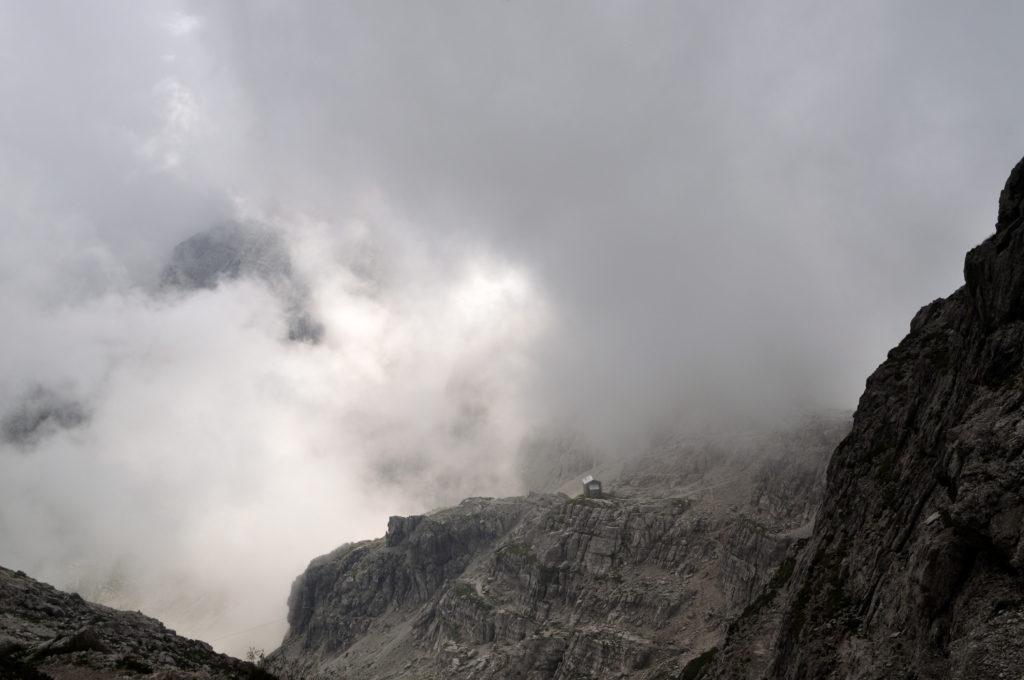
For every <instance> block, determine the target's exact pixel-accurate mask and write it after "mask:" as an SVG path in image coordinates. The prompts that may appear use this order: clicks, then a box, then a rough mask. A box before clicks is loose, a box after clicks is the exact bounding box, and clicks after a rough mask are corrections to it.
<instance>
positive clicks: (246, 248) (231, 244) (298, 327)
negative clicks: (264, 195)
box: [160, 222, 324, 343]
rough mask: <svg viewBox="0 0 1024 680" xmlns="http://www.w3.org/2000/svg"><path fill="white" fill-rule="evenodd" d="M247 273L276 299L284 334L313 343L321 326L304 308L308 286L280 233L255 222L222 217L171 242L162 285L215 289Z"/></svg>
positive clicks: (247, 276) (296, 339) (192, 288)
mask: <svg viewBox="0 0 1024 680" xmlns="http://www.w3.org/2000/svg"><path fill="white" fill-rule="evenodd" d="M239 278H251V279H254V280H256V281H260V282H262V283H264V284H265V285H267V286H268V287H269V288H270V290H271V291H273V292H274V294H275V295H277V297H278V298H279V299H280V300H281V304H282V306H283V307H284V313H285V315H286V317H287V322H288V338H289V339H290V340H294V341H298V342H309V343H317V342H319V341H320V339H321V337H322V336H323V332H324V328H323V324H321V323H320V322H319V321H318V320H317V319H316V318H315V317H314V316H313V315H312V313H311V312H310V311H309V309H308V307H309V290H308V288H307V286H306V283H305V282H304V281H303V280H302V279H301V277H300V276H299V275H298V273H297V272H296V271H295V268H294V267H293V265H292V259H291V254H290V253H289V251H288V244H287V243H286V242H285V240H284V238H282V236H281V234H279V233H278V232H276V231H274V230H272V229H270V228H269V227H265V226H262V225H259V224H251V223H238V222H226V223H224V224H219V225H217V226H214V227H212V228H210V229H207V230H206V231H202V232H200V233H198V234H195V235H193V236H191V237H189V238H187V239H185V240H184V241H182V242H181V243H179V244H178V245H176V246H175V247H174V250H173V252H172V253H171V258H170V261H169V262H168V263H167V266H166V267H164V270H163V273H162V274H161V277H160V285H161V287H162V288H163V289H164V290H175V289H176V290H185V291H192V290H201V289H210V288H216V287H217V285H218V284H219V283H221V282H222V281H229V280H234V279H239Z"/></svg>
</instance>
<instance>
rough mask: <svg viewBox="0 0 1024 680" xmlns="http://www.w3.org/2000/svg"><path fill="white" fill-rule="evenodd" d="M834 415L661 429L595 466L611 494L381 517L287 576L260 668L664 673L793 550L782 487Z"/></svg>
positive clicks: (816, 465) (705, 641) (815, 456)
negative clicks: (276, 626) (656, 439)
mask: <svg viewBox="0 0 1024 680" xmlns="http://www.w3.org/2000/svg"><path fill="white" fill-rule="evenodd" d="M846 422H847V421H846V418H845V417H843V418H838V419H837V420H836V422H835V423H834V424H833V423H831V422H829V423H827V424H822V423H817V426H815V427H811V426H809V425H808V424H806V423H804V424H802V425H801V427H800V428H798V429H797V431H798V432H799V433H800V434H799V436H798V435H797V434H795V433H785V434H777V435H772V436H767V437H760V438H750V437H744V438H742V443H741V442H738V441H731V440H730V441H727V442H719V443H709V442H707V441H705V442H702V443H700V444H691V443H682V442H673V443H669V442H662V443H660V444H659V445H658V446H657V447H655V448H654V450H653V451H652V452H651V455H650V456H646V457H643V459H641V460H638V461H636V462H635V464H634V465H633V466H630V467H629V469H627V470H625V471H623V472H622V474H621V475H619V476H614V475H613V476H609V477H606V478H607V479H609V480H614V482H613V483H612V484H611V485H610V486H609V489H608V490H609V491H611V492H612V495H611V497H609V498H604V499H585V498H580V497H576V498H569V497H567V496H566V495H564V494H531V495H529V496H525V497H518V498H508V499H469V500H467V501H464V502H463V503H462V504H461V505H459V506H458V507H455V508H450V509H447V510H442V511H440V512H436V513H431V514H428V515H423V516H413V517H392V518H391V519H390V521H389V522H388V529H387V534H386V535H385V536H384V537H383V538H381V539H377V540H375V541H366V542H362V543H356V544H352V545H347V546H343V547H342V548H339V549H338V550H336V551H334V552H333V553H331V554H329V555H325V556H323V557H320V558H317V559H316V560H314V561H313V562H312V563H311V564H310V566H309V568H308V569H307V570H306V572H305V573H304V574H303V575H302V576H300V577H299V578H298V579H297V580H296V582H295V584H294V586H293V588H292V594H291V597H290V600H289V607H290V615H289V624H290V630H289V632H288V635H287V637H286V638H285V641H284V643H283V644H282V646H281V648H280V649H279V650H277V651H276V652H274V654H272V655H271V657H270V664H271V665H270V668H271V669H272V670H274V671H275V672H277V673H279V674H280V675H282V676H284V677H291V678H312V677H324V678H352V679H355V678H380V677H394V678H441V677H446V678H447V677H452V678H471V677H472V678H494V679H497V678H530V679H537V680H539V679H541V678H557V679H562V680H568V679H570V678H617V677H626V676H628V677H635V678H648V679H651V680H653V679H655V678H673V677H677V676H678V675H679V674H680V673H682V672H683V670H684V668H685V667H686V665H687V663H689V662H691V661H693V660H694V659H696V658H698V657H700V656H701V655H702V654H703V653H704V652H706V651H707V650H709V649H710V648H712V647H714V646H716V645H718V644H720V643H721V641H722V639H723V638H724V637H725V633H726V629H727V627H728V625H729V622H730V621H731V620H732V619H733V618H735V617H736V616H738V615H739V614H740V612H742V611H743V610H744V609H745V608H747V607H748V606H749V605H750V603H751V601H752V600H753V599H754V598H756V597H757V596H758V594H759V593H760V592H761V591H762V588H763V586H764V585H765V584H766V583H767V582H768V581H769V579H770V578H771V576H772V574H773V573H774V572H775V571H776V567H777V566H778V565H779V563H780V562H782V561H783V559H784V558H785V557H786V555H787V553H788V551H789V550H791V548H792V545H793V543H794V542H795V540H796V538H795V533H798V532H795V530H799V529H803V528H805V527H806V524H807V517H806V513H805V505H806V503H807V502H808V501H807V499H806V498H804V497H803V496H800V497H799V498H794V502H793V511H792V512H785V511H784V510H783V509H782V505H783V504H784V499H783V496H784V494H785V493H786V492H787V490H790V491H792V493H794V494H810V495H813V494H814V493H816V491H815V489H816V488H817V487H816V486H815V481H814V480H817V479H819V478H822V477H823V474H822V470H823V469H824V465H825V462H826V461H827V455H828V451H830V450H831V448H833V446H834V444H835V443H836V442H837V441H838V439H839V438H840V437H841V436H842V434H844V433H845V431H846V427H847V425H846ZM808 427H810V429H811V430H812V431H813V433H812V434H810V435H809V434H807V429H808ZM795 442H798V443H795ZM756 451H760V457H759V455H758V454H757V453H755V452H756ZM780 456H785V457H786V458H788V462H787V463H785V464H783V463H781V462H780V461H779V460H778V459H777V458H778V457H780ZM670 470H683V471H684V472H683V473H680V474H679V476H678V477H672V475H670V474H669V471H670ZM634 475H635V476H634ZM648 477H651V478H658V479H659V480H660V483H659V485H657V486H656V487H652V486H649V485H648V483H647V482H646V481H645V480H646V479H647V478H648ZM666 478H671V479H669V481H667V482H666V481H665V479H666ZM661 482H664V484H662V483H661ZM652 491H653V492H652ZM765 499H773V500H771V501H770V502H769V501H766V500H765ZM812 514H813V512H812ZM705 659H706V657H705Z"/></svg>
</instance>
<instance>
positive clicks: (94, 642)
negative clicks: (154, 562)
mask: <svg viewBox="0 0 1024 680" xmlns="http://www.w3.org/2000/svg"><path fill="white" fill-rule="evenodd" d="M0 603H2V606H0V678H5V679H6V678H26V679H30V680H32V679H34V680H45V679H46V678H52V679H53V680H103V679H105V678H133V677H151V678H163V679H164V680H177V679H180V680H188V679H190V678H195V679H196V680H199V679H201V678H253V679H258V678H266V679H270V678H272V677H273V676H271V675H270V674H269V673H267V672H265V671H263V670H260V669H258V668H256V667H255V666H253V665H252V664H248V663H243V662H242V661H239V660H238V659H234V658H232V657H229V656H225V655H223V654H218V653H216V652H214V651H213V649H212V648H211V647H210V646H209V645H208V644H206V643H205V642H199V641H197V640H189V639H186V638H183V637H180V636H178V635H176V634H175V632H174V631H173V630H168V629H167V628H165V627H164V626H163V624H161V623H160V622H159V621H157V620H156V619H151V618H149V617H148V616H144V615H142V614H139V613H136V612H126V611H119V610H116V609H111V608H109V607H104V606H102V605H98V604H92V603H89V602H86V601H85V600H83V599H82V598H81V597H79V596H78V595H74V594H71V593H65V592H62V591H60V590H57V589H56V588H54V587H52V586H49V585H46V584H45V583H40V582H39V581H36V580H34V579H32V578H29V577H28V576H26V575H25V574H23V573H21V572H15V571H10V570H9V569H4V568H3V567H0Z"/></svg>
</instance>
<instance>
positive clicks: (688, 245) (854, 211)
mask: <svg viewBox="0 0 1024 680" xmlns="http://www.w3.org/2000/svg"><path fill="white" fill-rule="evenodd" d="M1022 25H1024V6H1021V5H1020V4H1019V3H1013V2H1005V3H998V2H989V3H983V4H966V3H953V2H949V3H945V2H942V3H940V2H933V1H929V2H916V3H913V2H903V3H891V2H857V3H842V4H835V3H832V4H826V3H820V2H809V1H808V2H785V3H755V2H690V3H684V2H674V3H657V2H645V3H639V2H634V3H627V2H600V3H599V2H589V1H588V2H559V3H551V2H526V1H520V0H506V1H503V2H435V3H354V2H353V3H312V2H310V3H300V2H284V1H283V0H282V1H277V2H272V1H267V0H264V1H254V2H246V3H208V2H201V3H189V2H181V3H176V2H170V3H160V2H147V3H130V2H117V3H103V2H91V3H82V2H72V1H68V2H27V1H25V2H7V1H0V104H2V106H0V313H2V314H3V318H4V319H5V320H6V323H5V332H4V333H3V338H2V339H0V371H2V373H0V415H2V413H7V412H10V411H11V410H12V409H17V408H19V407H20V406H19V405H23V404H24V401H25V399H26V398H27V397H26V395H32V394H39V393H40V390H43V391H44V392H45V393H46V394H51V395H59V397H60V398H61V399H65V400H67V401H68V402H69V403H73V404H75V405H77V406H76V408H79V409H80V410H81V412H82V422H81V423H80V424H78V426H77V427H72V428H69V429H66V430H63V429H60V430H59V431H54V432H48V433H46V436H44V437H41V438H40V439H39V440H38V441H33V442H30V443H28V444H26V443H24V442H21V443H12V442H5V443H0V466H2V467H0V472H2V474H0V563H2V564H6V565H7V566H17V567H21V568H25V569H28V570H32V571H33V573H36V574H38V575H39V576H40V577H43V578H48V579H50V580H53V581H55V582H58V584H60V585H74V582H75V579H79V580H80V581H88V580H90V579H92V580H94V581H95V580H99V581H102V580H103V579H105V578H107V577H106V576H105V575H106V574H109V573H110V572H111V570H115V569H120V570H122V571H124V572H125V573H128V574H129V576H130V577H131V578H132V579H134V582H135V583H137V584H138V585H137V587H136V589H135V591H133V592H134V594H133V593H128V594H126V595H122V597H123V598H124V599H123V600H122V601H121V602H122V603H123V604H126V605H130V606H132V607H133V608H134V607H135V606H136V605H139V604H140V603H141V605H143V606H144V608H147V609H149V610H158V611H155V612H154V613H164V614H165V615H166V616H168V617H170V618H172V619H173V617H174V616H179V617H181V620H185V621H186V625H191V626H192V627H191V628H190V629H188V631H187V632H190V633H192V634H196V635H202V636H204V637H206V638H207V639H214V638H216V639H218V640H220V641H219V642H217V644H218V645H219V646H221V647H222V648H227V649H234V648H233V647H232V645H236V646H237V647H238V648H239V649H243V650H244V647H245V645H244V644H242V643H241V642H239V641H237V639H228V638H223V637H218V636H222V635H225V634H227V633H229V632H231V631H232V630H234V629H235V628H237V629H241V628H243V627H245V624H246V622H252V621H257V622H259V620H260V619H262V618H266V619H267V620H277V619H279V618H280V616H282V614H281V612H282V611H283V606H284V605H283V602H284V600H283V598H284V594H285V593H286V592H287V587H288V583H289V581H290V579H291V578H292V577H293V576H294V575H295V574H296V573H298V571H299V570H301V569H302V567H303V566H304V565H305V563H306V562H308V560H309V559H310V558H311V557H313V556H314V555H315V554H317V553H318V552H323V551H325V550H327V549H330V548H332V547H334V546H335V545H337V544H340V543H341V542H343V541H345V540H353V539H358V538H365V537H372V536H376V535H380V534H381V533H382V532H383V528H384V525H383V521H384V520H385V519H386V517H387V515H388V514H391V513H396V512H414V511H422V510H423V509H424V508H426V507H430V506H431V504H436V503H439V502H452V501H453V500H457V499H458V498H459V497H461V496H462V495H465V494H469V493H514V492H516V491H518V490H519V489H518V488H516V486H515V474H514V454H515V451H516V450H517V448H518V445H519V442H520V440H521V439H522V437H523V436H524V435H527V434H529V433H530V432H531V431H533V430H534V429H535V428H536V427H538V426H544V425H547V424H549V423H551V422H560V423H561V422H565V423H572V424H573V425H574V426H575V427H579V428H582V429H584V430H587V431H588V432H589V433H590V436H591V437H592V438H594V439H597V440H598V441H599V443H600V441H601V440H604V439H607V440H609V441H610V439H611V438H613V437H615V436H616V434H619V433H623V432H629V431H642V430H643V429H644V428H645V427H648V426H649V425H650V423H651V422H652V421H663V420H664V419H668V420H669V421H672V420H678V421H679V422H683V421H687V422H688V421H689V420H691V419H692V420H693V421H695V422H700V421H701V420H702V418H704V417H706V416H707V415H708V414H717V415H721V414H723V413H727V414H735V415H737V416H741V417H744V418H748V417H751V416H753V417H759V418H761V419H762V420H764V419H768V420H770V419H771V418H772V417H774V416H775V414H779V413H784V412H788V411H790V410H794V409H795V410H815V409H820V408H853V407H854V406H855V404H856V400H857V397H858V396H859V393H860V391H861V389H862V387H863V384H864V380H865V378H866V377H867V375H868V374H869V373H870V372H871V370H873V368H874V367H875V366H876V365H877V364H878V363H879V362H880V361H881V360H882V359H883V358H884V356H885V352H886V351H887V350H888V348H889V347H891V346H892V345H894V344H895V343H896V342H897V341H898V340H899V339H900V338H901V337H902V335H903V334H904V333H905V332H906V330H907V327H908V324H909V320H910V318H911V316H912V315H913V313H914V312H915V311H916V310H917V309H918V308H919V307H920V306H922V305H923V304H925V303H927V302H929V301H930V300H932V299H934V298H936V297H939V296H942V295H946V294H948V293H949V292H951V291H952V290H953V289H955V288H956V287H957V286H959V285H960V283H961V281H962V274H961V269H962V261H963V255H964V253H965V252H966V250H967V249H968V248H969V247H970V246H972V245H973V244H975V243H977V242H978V241H980V240H981V239H982V238H984V237H985V236H986V235H987V234H988V233H990V232H991V231H992V228H993V226H992V225H993V224H994V221H995V214H996V200H997V196H998V192H999V189H1000V188H1001V187H1002V183H1003V181H1004V179H1005V177H1006V175H1007V173H1008V172H1009V170H1010V168H1011V167H1012V166H1013V164H1014V163H1015V162H1016V161H1017V160H1018V159H1019V158H1020V156H1021V155H1022V154H1024V118H1022V117H1021V116H1020V114H1019V112H1020V110H1021V105H1022V104H1024V89H1022V88H1021V87H1019V82H1018V81H1019V70H1020V68H1019V67H1020V65H1021V64H1020V62H1021V57H1020V54H1019V49H1018V45H1019V35H1018V34H1019V29H1020V26H1022ZM225 220H251V221H258V222H261V223H264V224H266V225H269V226H270V227H271V228H273V229H277V230H280V231H281V232H282V233H283V234H285V235H286V238H287V242H288V243H289V245H290V248H291V250H292V257H293V260H294V264H295V267H296V269H297V271H299V272H300V274H301V275H302V277H304V280H305V281H306V282H307V283H308V286H309V289H310V297H311V300H312V302H311V304H312V306H313V308H314V309H315V312H316V314H317V315H318V317H319V318H321V319H322V320H323V322H324V325H325V329H326V333H325V339H324V342H322V343H321V344H320V345H317V346H308V345H301V344H295V343H287V342H284V341H283V340H282V338H281V331H282V327H283V326H282V324H283V323H285V322H284V321H283V320H282V319H281V318H280V314H279V313H278V312H279V309H278V307H277V306H276V303H275V301H274V299H273V296H272V295H271V294H270V293H269V292H268V291H267V290H265V289H264V288H262V287H261V286H260V285H258V283H255V282H251V281H240V282H235V283H231V284H225V285H223V286H221V287H220V288H218V289H217V290H216V291H212V292H204V293H201V294H196V295H191V296H184V297H180V298H174V299H165V298H161V297H160V296H159V295H155V294H154V292H153V291H154V286H155V285H156V282H157V281H158V279H159V276H160V272H161V270H162V268H163V266H164V264H165V263H166V262H167V260H168V258H169V256H170V252H171V249H172V248H173V246H174V245H175V244H176V243H178V242H179V241H181V240H182V239H184V238H186V237H188V236H189V235H191V234H194V233H196V232H198V231H202V230H204V229H206V228H208V227H210V226H211V225H214V224H217V223H219V222H223V221H225ZM694 414H700V415H699V416H695V415H694ZM413 482H414V483H413ZM154 536H159V540H157V541H154V540H152V539H153V537H154ZM271 554H272V555H274V556H275V557H274V559H269V558H268V557H267V556H268V555H271ZM282 556H284V557H282ZM255 563H259V564H263V563H266V564H267V566H265V567H258V568H246V567H251V565H252V564H255ZM157 565H159V566H157ZM214 566H215V567H216V568H214ZM242 571H244V572H245V573H244V575H240V574H241V572H242ZM141 574H147V575H148V576H147V577H146V578H150V579H151V580H150V582H148V583H149V585H147V582H146V578H144V577H143V576H142V575H141ZM172 577H173V578H180V579H181V583H188V584H191V585H190V586H189V587H191V588H193V590H194V591H195V592H198V593H213V592H216V593H218V594H219V595H220V596H222V597H223V598H224V599H225V601H226V602H227V604H226V605H225V608H226V609H224V611H226V610H230V612H229V614H224V611H222V610H218V611H217V612H213V613H211V614H209V619H210V621H208V622H207V623H208V624H209V626H212V627H210V628H203V625H206V624H202V622H199V623H196V621H195V620H190V619H188V616H189V615H191V614H188V615H186V614H183V613H182V612H181V611H178V610H174V607H175V606H178V605H176V604H174V603H168V602H164V601H158V600H159V598H157V597H156V595H154V594H153V591H154V590H156V589H155V588H154V587H153V586H152V583H157V582H159V583H166V579H167V578H172ZM147 588H148V590H147ZM165 590H166V589H165ZM255 590H259V592H261V593H262V592H266V593H267V595H266V596H265V597H260V598H252V597H251V593H252V592H254V591H255ZM242 601H244V602H245V603H246V604H245V605H244V606H243V605H241V604H239V602H242ZM179 604H180V603H179ZM161 608H162V609H161ZM189 611H192V612H193V613H194V609H193V610H189ZM167 612H170V613H167ZM175 612H177V613H175ZM218 617H220V618H218ZM190 621H191V623H189V622H190ZM211 622H212V623H211ZM280 632H281V630H280V627H279V626H278V627H274V626H271V627H270V628H269V631H268V632H267V640H266V641H265V642H264V645H265V646H266V647H268V648H270V647H273V646H274V638H275V636H277V639H279V635H280ZM225 640H226V641H225ZM249 641H250V638H248V637H247V638H245V640H244V642H245V643H248V642H249ZM236 651H237V650H236Z"/></svg>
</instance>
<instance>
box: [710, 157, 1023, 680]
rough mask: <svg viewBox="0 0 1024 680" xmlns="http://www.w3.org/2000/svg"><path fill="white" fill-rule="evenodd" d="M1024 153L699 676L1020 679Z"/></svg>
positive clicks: (877, 376) (883, 369) (875, 380)
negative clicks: (946, 287) (807, 516)
mask: <svg viewBox="0 0 1024 680" xmlns="http://www.w3.org/2000/svg"><path fill="white" fill-rule="evenodd" d="M1022 199H1024V161H1022V162H1021V163H1020V164H1018V165H1017V167H1016V168H1014V170H1013V172H1012V173H1011V175H1010V178H1009V180H1008V181H1007V184H1006V188H1005V189H1004V190H1003V192H1002V195H1001V196H1000V200H999V218H998V223H997V225H996V233H995V234H994V235H993V236H991V237H990V238H989V239H988V240H986V241H985V242H984V243H982V244H981V245H980V246H978V247H977V248H975V249H973V250H972V251H971V252H970V253H968V255H967V259H966V262H965V265H964V277H965V279H966V285H964V286H963V287H962V288H960V289H959V290H957V291H956V292H955V293H953V294H952V295H950V296H949V297H948V298H946V299H943V300H936V301H935V302H932V303H931V304H929V305H927V306H925V307H924V308H923V309H921V311H920V312H918V313H917V315H916V316H915V317H914V319H913V321H912V322H911V326H910V333H909V335H907V337H906V338H905V339H904V340H903V341H902V342H901V343H900V344H899V345H898V346H897V347H896V348H895V349H893V350H892V351H891V352H890V353H889V356H888V358H887V359H886V361H885V363H883V364H882V365H881V366H880V367H879V368H878V370H876V371H875V373H874V374H873V375H872V376H871V377H870V378H869V379H868V382H867V389H866V390H865V392H864V395H863V396H862V397H861V400H860V405H859V406H858V408H857V412H856V415H855V416H854V421H853V431H852V432H851V434H850V436H849V437H848V438H847V439H846V440H845V441H844V442H843V443H842V444H841V445H840V446H839V448H838V449H837V451H836V452H835V455H834V457H833V459H832V462H831V465H830V468H829V472H828V487H827V490H826V495H825V498H824V501H823V506H822V512H821V516H820V518H819V520H818V523H817V526H816V527H815V531H814V535H813V537H812V538H811V539H810V541H809V542H808V544H807V545H806V547H805V548H804V549H803V550H802V551H801V553H800V555H799V557H798V559H797V560H795V561H794V568H793V570H792V572H791V574H784V575H782V577H780V578H779V579H778V582H777V583H776V584H775V586H776V587H775V588H774V589H773V590H772V591H771V592H768V593H766V594H765V596H764V598H763V599H762V600H761V602H760V603H759V606H758V607H757V608H754V609H752V610H751V611H749V612H748V616H747V617H744V619H742V620H740V621H738V622H737V623H736V624H735V625H734V627H733V630H732V634H731V635H730V638H729V640H728V642H727V644H726V645H725V647H724V649H723V650H722V651H721V652H720V653H719V654H718V655H717V659H716V661H715V662H714V667H713V668H711V669H710V672H709V674H708V676H709V677H714V678H760V677H765V676H767V677H770V678H787V679H790V678H791V679H804V678H806V679H810V678H815V679H818V678H850V679H853V678H858V679H859V678H899V679H900V680H919V679H920V680H924V679H926V678H950V679H951V680H959V679H963V680H967V679H972V680H995V679H996V678H1021V677H1024V572H1022V569H1024V455H1022V454H1024V215H1022V212H1021V207H1022V203H1021V201H1022Z"/></svg>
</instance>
